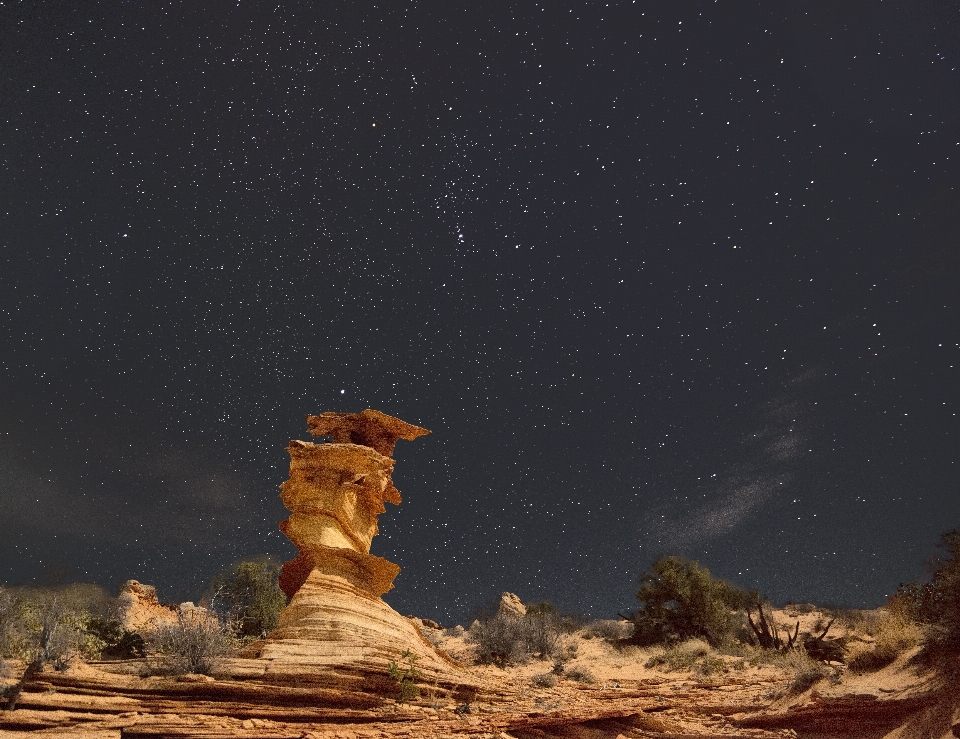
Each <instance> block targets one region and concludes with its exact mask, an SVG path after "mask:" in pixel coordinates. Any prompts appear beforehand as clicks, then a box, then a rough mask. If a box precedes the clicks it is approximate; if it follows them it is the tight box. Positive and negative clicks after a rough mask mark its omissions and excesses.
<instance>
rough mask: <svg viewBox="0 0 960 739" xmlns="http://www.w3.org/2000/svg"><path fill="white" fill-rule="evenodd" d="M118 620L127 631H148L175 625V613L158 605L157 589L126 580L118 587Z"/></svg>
mask: <svg viewBox="0 0 960 739" xmlns="http://www.w3.org/2000/svg"><path fill="white" fill-rule="evenodd" d="M117 601H118V618H119V620H120V623H121V624H123V628H124V629H126V630H127V631H137V632H143V631H150V630H151V629H155V628H157V627H158V626H164V625H172V624H175V623H177V613H176V611H174V610H173V609H172V608H167V607H166V606H163V605H160V601H159V600H157V589H156V588H155V587H153V585H143V584H142V583H139V582H137V581H136V580H127V581H126V582H125V583H124V584H123V585H122V586H121V587H120V595H119V596H118V597H117Z"/></svg>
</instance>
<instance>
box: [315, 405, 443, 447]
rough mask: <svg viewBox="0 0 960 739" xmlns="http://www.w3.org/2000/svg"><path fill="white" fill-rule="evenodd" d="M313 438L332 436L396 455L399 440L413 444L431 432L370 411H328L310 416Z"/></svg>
mask: <svg viewBox="0 0 960 739" xmlns="http://www.w3.org/2000/svg"><path fill="white" fill-rule="evenodd" d="M307 428H308V430H309V432H310V435H311V436H315V437H316V436H332V437H333V440H334V441H335V442H336V443H338V444H362V445H363V446H368V447H370V448H372V449H375V450H376V451H378V452H380V454H383V455H384V456H386V457H392V456H393V448H394V446H396V444H397V440H398V439H404V440H406V441H413V440H414V439H416V438H418V437H420V436H424V435H426V434H429V433H430V432H429V431H428V430H427V429H424V428H420V427H419V426H414V425H413V424H412V423H407V422H406V421H401V420H400V419H399V418H394V417H393V416H388V415H387V414H386V413H381V412H380V411H375V410H372V409H370V408H367V409H366V410H365V411H362V412H361V413H336V412H335V411H327V412H326V413H321V414H320V415H318V416H307Z"/></svg>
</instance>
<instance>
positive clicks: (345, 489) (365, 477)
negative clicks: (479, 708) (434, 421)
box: [257, 410, 469, 685]
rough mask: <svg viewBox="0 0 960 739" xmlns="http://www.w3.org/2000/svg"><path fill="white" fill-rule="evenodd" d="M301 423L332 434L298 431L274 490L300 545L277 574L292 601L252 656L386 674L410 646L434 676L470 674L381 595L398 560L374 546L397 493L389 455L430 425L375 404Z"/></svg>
mask: <svg viewBox="0 0 960 739" xmlns="http://www.w3.org/2000/svg"><path fill="white" fill-rule="evenodd" d="M307 423H308V426H309V429H310V433H311V434H313V436H331V437H333V439H334V441H333V442H332V443H320V444H316V443H312V442H306V441H296V440H295V441H291V442H290V445H289V446H288V447H287V451H288V452H289V453H290V478H289V479H288V480H287V481H286V482H284V483H283V484H282V485H281V486H280V489H281V491H282V492H281V494H280V498H281V499H282V500H283V504H284V505H285V506H286V507H287V509H288V510H289V511H290V517H289V518H287V520H285V521H284V522H282V523H281V524H280V530H281V531H283V533H284V534H285V535H286V536H287V537H288V538H289V539H290V541H292V542H293V543H294V544H295V545H296V546H297V549H298V550H299V554H298V555H297V557H296V558H295V559H293V560H291V561H290V562H287V563H286V564H285V565H284V566H283V571H282V572H281V574H280V586H281V588H283V591H284V592H285V593H286V594H287V597H289V598H290V603H289V604H288V605H287V607H286V608H285V609H284V610H283V612H282V613H281V614H280V621H279V624H278V626H277V628H276V629H275V630H274V631H273V632H272V633H271V634H270V635H269V636H268V637H267V639H266V640H265V641H264V642H262V643H261V644H260V645H259V646H258V648H257V652H258V654H257V656H258V657H260V658H261V659H267V660H271V664H270V666H268V667H267V668H266V674H268V675H274V676H275V677H278V678H279V677H283V676H284V675H304V674H318V671H319V672H320V673H323V672H327V673H329V672H334V673H336V674H338V675H340V676H341V678H345V677H346V676H347V675H354V676H357V675H364V674H365V675H367V676H371V675H374V676H376V675H379V676H381V677H382V676H383V675H384V674H385V673H386V667H387V665H388V664H389V662H390V661H391V660H397V659H398V658H399V655H400V654H401V653H402V652H403V651H405V650H409V651H410V652H411V653H412V654H414V655H416V656H417V658H418V666H419V667H420V668H421V669H422V670H423V671H424V673H425V675H428V676H430V677H432V678H433V679H435V680H436V681H438V684H440V683H446V684H448V685H457V684H460V685H463V684H466V683H467V682H469V680H466V679H464V678H462V676H461V674H460V669H459V668H460V665H459V664H458V663H457V662H455V661H454V660H452V659H450V658H449V657H447V656H446V655H443V654H441V653H439V652H437V651H436V649H434V647H433V645H432V644H430V642H428V641H427V640H426V639H425V638H424V637H423V635H422V634H421V632H420V631H419V629H418V628H417V627H416V626H415V625H414V624H413V622H411V621H410V620H409V619H406V618H404V617H403V616H401V615H400V614H399V613H397V612H396V611H394V610H393V609H392V608H390V606H389V605H387V604H386V603H384V602H383V600H382V599H381V598H380V596H381V595H383V593H385V592H387V591H388V590H390V589H391V588H392V587H393V579H394V578H395V577H396V576H397V574H398V573H399V572H400V568H399V567H398V566H397V565H395V564H393V563H392V562H388V561H387V560H386V559H384V558H383V557H377V556H376V555H373V554H370V544H371V542H372V540H373V537H374V536H376V535H377V516H379V515H380V514H381V513H383V512H384V511H385V510H386V509H385V507H384V503H385V502H390V503H393V504H399V503H400V500H401V499H400V493H399V492H398V491H397V489H396V488H395V487H394V486H393V481H392V479H391V474H392V472H393V465H394V460H393V459H391V458H390V457H389V456H388V455H389V454H392V453H393V448H394V445H395V444H396V442H397V440H398V439H408V440H413V439H416V438H417V437H418V436H423V435H424V434H428V433H430V432H429V431H427V430H426V429H422V428H419V427H418V426H412V425H410V424H408V423H404V422H403V421H401V420H399V419H397V418H392V417H391V416H387V415H385V414H383V413H380V412H378V411H373V410H366V411H363V413H355V414H347V413H323V414H320V415H319V416H308V417H307Z"/></svg>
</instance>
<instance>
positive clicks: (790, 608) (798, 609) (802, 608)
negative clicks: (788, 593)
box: [784, 603, 817, 618]
mask: <svg viewBox="0 0 960 739" xmlns="http://www.w3.org/2000/svg"><path fill="white" fill-rule="evenodd" d="M784 610H785V611H786V612H787V615H788V616H790V618H796V617H797V616H805V615H807V614H808V613H813V612H814V611H816V610H817V607H816V606H815V605H813V603H787V605H786V607H785V609H784Z"/></svg>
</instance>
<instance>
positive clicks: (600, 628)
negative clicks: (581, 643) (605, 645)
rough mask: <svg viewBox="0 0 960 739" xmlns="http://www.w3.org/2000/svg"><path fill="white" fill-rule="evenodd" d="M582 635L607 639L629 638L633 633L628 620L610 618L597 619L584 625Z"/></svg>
mask: <svg viewBox="0 0 960 739" xmlns="http://www.w3.org/2000/svg"><path fill="white" fill-rule="evenodd" d="M583 635H584V637H585V638H588V639H592V638H594V637H596V638H597V639H606V640H607V641H616V640H618V639H629V638H630V637H631V636H632V635H633V624H632V623H630V622H629V621H618V620H616V619H612V618H611V619H597V620H595V621H591V622H590V623H588V624H587V625H586V627H585V628H584V634H583Z"/></svg>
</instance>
